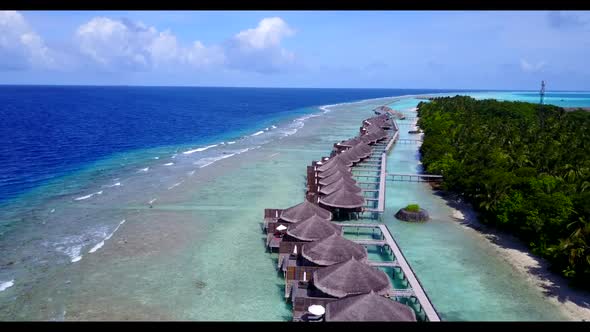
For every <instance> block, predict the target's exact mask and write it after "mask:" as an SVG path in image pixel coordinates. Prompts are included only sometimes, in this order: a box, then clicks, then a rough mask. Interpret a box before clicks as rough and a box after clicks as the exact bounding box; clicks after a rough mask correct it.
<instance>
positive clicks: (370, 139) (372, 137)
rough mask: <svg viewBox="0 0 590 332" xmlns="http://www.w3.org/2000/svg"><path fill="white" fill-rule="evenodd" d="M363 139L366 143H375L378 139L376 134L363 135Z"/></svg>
mask: <svg viewBox="0 0 590 332" xmlns="http://www.w3.org/2000/svg"><path fill="white" fill-rule="evenodd" d="M361 141H363V142H365V143H375V142H376V141H377V136H376V135H375V134H366V135H363V136H361Z"/></svg>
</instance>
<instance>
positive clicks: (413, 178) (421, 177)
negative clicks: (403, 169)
mask: <svg viewBox="0 0 590 332" xmlns="http://www.w3.org/2000/svg"><path fill="white" fill-rule="evenodd" d="M387 180H388V181H409V182H437V181H442V180H443V176H442V175H435V174H408V173H387Z"/></svg>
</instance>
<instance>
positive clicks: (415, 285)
mask: <svg viewBox="0 0 590 332" xmlns="http://www.w3.org/2000/svg"><path fill="white" fill-rule="evenodd" d="M379 228H380V229H381V232H382V233H383V235H384V236H385V241H387V244H388V245H389V246H390V248H391V250H392V251H393V255H394V256H395V258H396V261H397V262H398V263H399V266H400V268H401V269H402V271H403V272H404V275H405V276H406V279H407V280H408V283H409V284H410V288H411V289H412V290H413V291H414V295H415V296H416V298H417V299H418V301H419V302H420V305H421V306H422V308H423V309H424V313H425V314H426V317H427V318H428V320H429V321H431V322H440V317H439V316H438V313H437V312H436V310H435V309H434V306H433V305H432V302H431V301H430V298H429V297H428V295H426V292H424V289H422V284H420V281H419V280H418V277H416V275H415V274H414V270H412V268H411V267H410V265H409V264H408V262H406V258H405V257H404V254H403V253H402V251H401V249H400V248H399V247H398V245H397V242H395V240H394V239H393V236H391V233H390V232H389V229H388V228H387V226H385V225H380V226H379Z"/></svg>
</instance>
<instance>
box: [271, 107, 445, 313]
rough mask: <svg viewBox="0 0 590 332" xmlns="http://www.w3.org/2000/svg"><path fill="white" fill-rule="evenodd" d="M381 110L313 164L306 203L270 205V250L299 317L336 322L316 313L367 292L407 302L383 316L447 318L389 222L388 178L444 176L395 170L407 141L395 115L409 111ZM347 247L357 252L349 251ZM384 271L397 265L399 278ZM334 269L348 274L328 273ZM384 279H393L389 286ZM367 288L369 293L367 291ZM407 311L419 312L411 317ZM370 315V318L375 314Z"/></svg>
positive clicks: (376, 111)
mask: <svg viewBox="0 0 590 332" xmlns="http://www.w3.org/2000/svg"><path fill="white" fill-rule="evenodd" d="M374 112H375V113H376V114H377V115H378V116H377V117H373V118H369V119H366V120H364V121H363V126H362V127H361V129H360V134H359V136H357V137H355V138H352V139H349V140H346V141H342V142H339V143H335V144H334V150H333V151H332V154H331V155H330V157H324V158H322V159H321V160H320V161H318V162H313V163H312V165H311V166H308V168H307V193H306V196H305V200H304V202H303V203H301V204H298V205H296V206H293V207H290V208H288V209H266V210H265V219H264V223H263V230H264V231H265V232H266V234H267V241H266V245H267V248H268V250H269V251H271V252H278V260H277V268H278V269H279V270H280V271H282V272H283V275H284V277H285V298H286V299H287V300H290V301H291V302H292V305H293V320H294V321H316V320H326V321H331V320H333V318H334V317H332V316H330V314H328V312H326V311H323V312H319V311H318V312H316V311H317V310H320V309H318V308H317V307H320V308H324V307H330V306H332V308H335V307H334V306H336V307H338V306H341V305H344V304H341V303H352V302H354V301H352V300H349V299H352V298H356V297H358V296H360V295H359V294H365V295H363V296H368V297H365V298H363V299H364V300H363V301H369V300H368V299H369V298H370V299H372V300H371V301H377V302H378V301H383V300H378V297H377V298H376V297H375V296H376V295H379V296H382V297H381V299H383V297H385V298H389V299H390V300H391V301H394V302H396V303H397V302H399V303H401V304H396V305H395V306H393V304H392V306H393V307H392V308H391V310H394V311H392V312H391V315H392V316H387V317H381V320H397V319H402V318H395V319H394V318H393V317H394V316H395V317H405V318H403V319H402V320H410V321H411V320H414V321H415V320H416V319H418V320H425V321H433V322H434V321H440V317H439V315H438V313H437V312H436V310H435V308H434V305H433V304H432V302H431V301H430V299H429V298H428V296H427V294H426V292H425V291H424V289H423V288H422V285H421V283H420V281H419V279H418V277H417V276H416V275H415V273H414V271H413V270H412V268H411V267H410V265H409V264H408V262H407V261H406V259H405V257H404V255H403V253H402V251H401V248H399V246H398V244H397V242H396V241H395V239H394V237H393V235H392V234H391V232H390V231H389V229H388V228H387V226H386V225H384V224H383V223H381V220H382V216H383V213H384V212H385V199H386V197H385V192H386V185H387V181H391V180H396V176H397V177H398V178H401V179H403V178H404V176H405V177H406V178H409V179H410V180H414V179H415V180H416V181H434V180H436V181H438V180H440V178H439V177H437V176H429V175H426V174H424V175H421V174H397V173H388V172H387V155H388V154H389V153H390V152H391V151H392V148H393V146H394V145H395V143H396V142H397V141H398V140H399V130H400V129H399V126H398V124H397V123H396V121H395V118H396V117H397V118H402V119H403V118H404V116H403V114H402V113H400V112H396V111H393V110H391V109H389V108H388V107H387V106H381V107H379V108H377V109H375V110H374ZM405 119H407V118H405ZM416 143H418V142H416ZM326 222H328V223H326ZM328 224H330V225H333V226H328ZM354 229H356V236H354ZM360 229H365V230H367V229H370V230H371V232H372V234H370V235H371V236H370V237H365V238H363V237H359V230H360ZM351 230H353V231H352V232H351ZM375 231H377V233H375ZM336 243H339V244H337V245H336ZM363 247H364V249H362V248H363ZM375 247H376V248H378V251H379V252H380V253H381V256H382V257H386V258H384V259H383V258H380V259H378V260H375V258H372V259H367V258H368V256H367V253H368V252H369V248H375ZM319 248H323V249H319ZM359 248H360V249H359ZM342 250H344V251H345V252H349V253H347V254H343V252H342ZM359 250H360V251H359ZM363 252H364V254H363ZM371 252H373V251H371ZM336 253H338V254H336ZM331 255H332V256H331ZM333 255H336V256H333ZM342 257H349V259H348V260H347V259H344V260H343V258H342ZM351 257H352V258H351ZM363 257H364V258H363ZM359 264H360V265H359ZM384 269H388V270H391V271H392V272H391V276H389V273H387V274H386V273H385V272H384V271H385V270H384ZM332 270H338V271H342V272H341V273H337V274H331V273H328V272H325V271H332ZM347 271H350V272H347ZM360 271H364V272H360ZM342 273H353V274H356V275H358V276H357V277H355V278H353V279H350V278H349V279H339V278H338V277H337V275H341V274H342ZM359 273H360V274H359ZM324 275H326V277H324ZM385 275H387V277H384V276H385ZM365 278H366V280H365ZM383 278H385V279H383ZM350 280H354V281H350ZM377 280H382V281H381V282H378V281H377ZM383 280H389V281H387V282H386V284H383V283H382V282H384V281H383ZM350 282H353V283H356V284H355V285H352V284H349V283H350ZM387 285H388V286H387ZM353 289H354V291H353ZM359 289H366V290H365V291H360V293H359ZM350 292H352V293H350ZM369 294H376V295H369ZM344 300H346V301H344ZM330 303H333V304H330ZM387 306H389V305H387ZM396 306H397V307H396ZM312 309H313V310H312ZM316 309H317V310H316ZM407 310H411V311H412V312H415V314H411V315H410V314H409V313H408V311H407ZM324 313H326V314H325V315H324ZM366 315H369V314H366ZM366 317H367V319H368V320H372V319H374V318H375V317H373V316H370V315H369V316H366ZM369 317H373V318H369ZM411 317H414V318H413V319H412V318H411ZM356 319H357V320H358V318H356Z"/></svg>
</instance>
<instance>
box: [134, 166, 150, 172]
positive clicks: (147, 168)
mask: <svg viewBox="0 0 590 332" xmlns="http://www.w3.org/2000/svg"><path fill="white" fill-rule="evenodd" d="M149 170H150V168H149V167H146V168H141V169H140V170H139V171H137V172H147V171H149Z"/></svg>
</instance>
